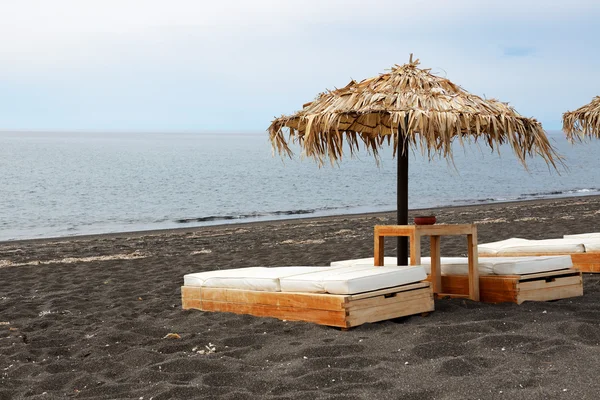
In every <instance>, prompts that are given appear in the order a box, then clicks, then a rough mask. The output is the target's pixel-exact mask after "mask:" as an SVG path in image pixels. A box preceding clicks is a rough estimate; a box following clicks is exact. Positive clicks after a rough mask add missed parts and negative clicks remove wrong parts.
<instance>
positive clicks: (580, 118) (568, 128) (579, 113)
mask: <svg viewBox="0 0 600 400" xmlns="http://www.w3.org/2000/svg"><path fill="white" fill-rule="evenodd" d="M563 131H564V132H565V133H566V134H567V138H568V139H569V140H571V141H573V140H574V139H575V138H577V139H580V140H581V139H583V138H585V137H596V138H600V96H596V97H594V99H593V100H592V101H591V102H590V103H589V104H586V105H585V106H583V107H579V108H578V109H577V110H575V111H568V112H566V113H564V114H563Z"/></svg>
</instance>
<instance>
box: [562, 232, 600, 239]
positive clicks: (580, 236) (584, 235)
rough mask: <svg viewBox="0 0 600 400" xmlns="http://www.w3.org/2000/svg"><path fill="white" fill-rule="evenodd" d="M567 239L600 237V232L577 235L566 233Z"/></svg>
mask: <svg viewBox="0 0 600 400" xmlns="http://www.w3.org/2000/svg"><path fill="white" fill-rule="evenodd" d="M563 237H564V238H565V239H600V232H590V233H578V234H576V235H564V236H563Z"/></svg>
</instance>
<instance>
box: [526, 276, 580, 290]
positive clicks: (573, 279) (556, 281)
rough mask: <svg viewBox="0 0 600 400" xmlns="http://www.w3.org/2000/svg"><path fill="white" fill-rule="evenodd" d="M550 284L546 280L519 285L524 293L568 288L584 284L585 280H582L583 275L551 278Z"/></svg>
mask: <svg viewBox="0 0 600 400" xmlns="http://www.w3.org/2000/svg"><path fill="white" fill-rule="evenodd" d="M549 279H552V280H551V281H550V282H548V281H546V280H545V279H538V280H534V281H527V282H520V283H519V291H520V292H522V291H524V290H535V289H547V288H553V287H557V286H568V285H578V284H582V283H583V280H582V279H581V275H575V276H565V277H551V278H549Z"/></svg>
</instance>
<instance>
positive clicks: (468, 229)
mask: <svg viewBox="0 0 600 400" xmlns="http://www.w3.org/2000/svg"><path fill="white" fill-rule="evenodd" d="M475 227H476V225H474V224H462V225H375V228H374V229H375V234H376V235H380V236H411V235H413V234H416V235H424V236H425V235H467V234H472V233H473V229H474V228H475ZM475 229H476V228H475Z"/></svg>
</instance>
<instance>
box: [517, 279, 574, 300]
mask: <svg viewBox="0 0 600 400" xmlns="http://www.w3.org/2000/svg"><path fill="white" fill-rule="evenodd" d="M577 296H583V285H582V284H581V283H580V284H576V285H568V286H558V287H550V288H546V289H534V290H523V291H520V292H519V294H518V297H517V304H521V303H523V302H524V301H548V300H558V299H566V298H569V297H577Z"/></svg>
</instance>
